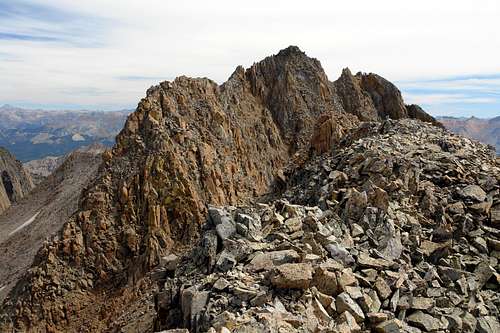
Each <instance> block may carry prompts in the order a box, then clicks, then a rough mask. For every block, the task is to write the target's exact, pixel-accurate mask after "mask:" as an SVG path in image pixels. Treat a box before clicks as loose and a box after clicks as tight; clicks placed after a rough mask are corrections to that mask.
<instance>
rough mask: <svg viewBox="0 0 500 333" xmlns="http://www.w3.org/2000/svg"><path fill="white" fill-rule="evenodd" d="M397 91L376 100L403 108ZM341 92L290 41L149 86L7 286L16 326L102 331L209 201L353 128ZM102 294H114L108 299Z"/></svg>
mask: <svg viewBox="0 0 500 333" xmlns="http://www.w3.org/2000/svg"><path fill="white" fill-rule="evenodd" d="M395 92H397V90H389V93H387V94H384V95H383V100H384V101H386V103H389V102H387V101H389V100H394V101H395V102H394V103H396V104H397V105H401V104H402V101H401V96H400V95H398V94H395V95H394V96H390V93H395ZM344 97H345V96H342V93H341V92H337V88H336V86H335V84H333V83H331V82H329V81H328V79H327V78H326V75H325V74H324V71H323V70H322V68H321V66H320V64H319V62H318V61H317V60H315V59H311V58H308V57H307V56H306V55H305V54H304V53H303V52H302V51H300V50H299V49H298V48H296V47H290V48H288V49H286V50H283V51H281V52H279V53H278V54H277V55H275V56H272V57H268V58H266V59H264V60H263V61H261V62H259V63H257V64H254V65H253V66H252V67H251V68H249V69H247V70H244V69H243V68H241V67H238V68H237V69H236V71H235V72H234V73H233V74H232V76H231V77H230V78H229V80H228V81H227V82H226V83H224V84H223V85H221V86H218V85H217V84H216V83H214V82H213V81H210V80H208V79H191V78H187V77H179V78H177V79H176V80H175V81H173V82H162V83H160V84H159V85H157V86H154V87H152V88H150V89H149V90H148V91H147V96H146V97H145V98H144V99H142V100H141V102H140V103H139V105H138V108H137V110H136V111H135V112H134V113H132V114H131V115H130V116H129V118H128V120H127V122H126V124H125V128H124V130H123V131H122V132H121V133H120V134H119V135H118V137H117V143H116V146H115V147H114V148H113V151H112V153H109V154H105V155H104V163H103V165H102V172H101V176H100V177H99V179H97V180H96V181H95V182H94V184H93V185H92V187H90V188H88V189H87V190H86V191H85V193H84V194H83V195H82V198H81V203H80V208H79V212H78V213H76V214H75V215H74V216H73V217H72V218H71V219H70V220H69V221H68V223H66V224H65V226H64V227H63V230H62V231H61V233H60V235H59V237H58V238H56V239H55V240H53V241H52V242H50V243H48V244H46V245H45V246H44V247H43V248H42V249H41V251H40V253H39V255H38V257H37V259H36V261H35V264H34V266H33V267H32V269H31V270H30V272H29V275H28V278H27V280H26V283H20V284H19V285H18V287H17V288H16V290H15V291H14V292H13V293H12V299H14V300H16V299H17V305H15V306H16V307H17V314H16V316H15V318H14V322H13V325H14V326H16V327H19V328H21V329H25V330H37V329H42V328H45V329H55V328H57V329H72V328H77V327H78V328H80V327H81V325H82V324H83V323H85V327H88V329H89V330H94V331H95V330H103V329H105V328H106V327H107V325H110V323H109V322H108V320H109V318H112V317H113V315H114V314H116V313H117V312H119V311H121V310H122V309H123V308H124V307H125V306H126V304H127V303H130V302H131V301H132V300H133V299H134V297H135V296H134V294H133V293H132V292H130V290H132V288H128V289H127V288H124V286H126V285H127V284H128V285H138V281H141V277H142V276H143V275H144V273H145V272H147V271H148V270H149V269H150V268H151V267H153V266H155V265H157V264H158V263H159V258H160V257H161V256H162V255H164V254H166V253H168V252H169V251H170V250H171V249H172V248H173V246H174V245H177V246H182V245H190V244H191V243H192V242H193V240H195V239H196V238H197V237H198V232H199V230H200V226H201V224H202V223H203V222H204V221H205V216H206V213H207V210H206V204H207V203H211V204H215V205H226V204H241V203H244V202H247V201H249V200H250V199H252V198H254V197H257V196H260V195H263V194H266V193H268V192H270V191H272V190H274V189H276V188H280V186H282V185H283V183H284V182H285V178H284V175H283V171H282V170H283V169H284V168H285V167H287V166H288V165H289V164H290V163H291V164H294V165H295V164H297V165H299V164H301V163H304V161H305V160H307V158H309V156H313V155H315V154H319V153H322V152H325V151H329V150H330V149H331V148H332V147H333V146H334V145H335V144H336V143H338V142H339V141H340V140H341V139H342V137H343V136H345V135H346V133H347V132H348V131H349V130H350V129H352V128H355V127H357V126H358V124H359V120H358V117H357V116H356V115H354V114H352V113H349V112H351V110H347V111H349V112H345V110H344V108H343V106H342V102H341V101H342V100H345V98H344ZM391 103H393V102H391ZM389 104H390V103H389ZM389 104H388V105H389ZM391 105H392V104H391ZM358 113H359V112H358ZM388 116H389V117H390V116H391V114H390V113H388ZM177 248H178V247H177ZM106 290H108V292H115V291H118V290H119V291H120V294H119V295H118V294H117V296H116V297H115V298H112V299H111V300H109V299H107V298H108V296H105V294H106V292H105V291H106ZM105 299H106V300H105ZM13 305H14V304H12V305H9V304H7V305H6V307H5V309H6V310H4V311H5V312H6V313H9V311H12V309H13ZM104 314H105V315H104ZM100 316H104V318H102V319H96V318H100ZM90 318H92V319H90Z"/></svg>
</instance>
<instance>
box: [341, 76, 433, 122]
mask: <svg viewBox="0 0 500 333" xmlns="http://www.w3.org/2000/svg"><path fill="white" fill-rule="evenodd" d="M334 86H335V88H336V91H337V92H338V94H339V96H340V98H341V102H342V106H343V108H344V110H345V111H347V112H349V113H352V114H354V115H356V116H358V117H359V119H361V120H364V121H380V120H384V119H403V118H413V119H419V120H421V121H423V122H428V123H432V124H434V125H437V126H442V125H441V124H440V123H439V122H438V121H437V120H436V119H435V118H434V117H432V116H431V115H429V114H427V113H426V112H425V111H424V110H422V108H421V107H419V106H418V105H414V104H412V105H405V103H404V101H403V97H402V96H401V92H400V91H399V89H398V88H397V87H396V86H395V85H394V84H392V83H391V82H389V81H387V80H386V79H384V78H383V77H381V76H379V75H377V74H373V73H370V74H364V73H357V74H356V75H352V73H351V71H350V70H349V69H348V68H345V69H344V70H343V71H342V75H341V76H340V78H339V79H338V80H337V81H335V82H334Z"/></svg>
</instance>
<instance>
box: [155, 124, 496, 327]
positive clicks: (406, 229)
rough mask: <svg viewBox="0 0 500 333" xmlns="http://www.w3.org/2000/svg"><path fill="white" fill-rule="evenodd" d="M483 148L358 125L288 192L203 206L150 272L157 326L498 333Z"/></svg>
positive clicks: (492, 166)
mask: <svg viewBox="0 0 500 333" xmlns="http://www.w3.org/2000/svg"><path fill="white" fill-rule="evenodd" d="M492 154H493V152H492V151H491V150H490V149H489V148H488V147H486V146H482V145H480V144H477V143H474V142H471V141H470V140H468V139H465V138H461V137H457V136H454V135H451V134H449V133H447V132H446V131H444V130H441V129H437V128H435V127H433V126H429V125H424V124H422V123H420V122H418V121H413V120H412V121H410V120H401V121H386V122H383V123H381V124H377V123H365V124H364V125H363V126H362V127H361V128H360V129H359V130H357V131H356V132H354V133H353V134H352V135H351V136H350V137H348V138H346V139H345V140H344V141H343V143H342V144H341V145H340V147H339V148H338V149H335V150H334V152H333V153H332V154H325V155H324V156H322V157H321V158H317V159H315V160H314V161H312V162H311V163H310V164H309V165H307V166H306V167H304V168H301V169H300V170H296V173H295V174H294V175H293V176H292V183H293V182H295V183H296V184H295V185H294V186H292V187H291V188H289V189H288V190H287V191H286V192H285V193H284V197H286V198H287V199H288V200H285V199H278V200H274V201H270V202H266V203H259V204H255V205H251V206H246V207H238V208H236V207H231V206H229V207H223V208H216V207H211V208H210V209H209V219H208V221H207V224H206V225H205V231H204V233H203V236H202V237H201V240H200V243H199V245H198V246H197V247H196V248H195V249H194V250H193V251H192V252H190V253H188V254H186V255H185V256H183V257H181V258H177V257H176V256H175V255H170V256H167V257H164V258H163V259H162V262H161V264H160V266H159V267H158V268H157V269H156V270H155V271H154V272H153V273H152V275H153V277H154V278H156V279H157V280H159V282H160V285H161V291H160V292H159V293H158V294H157V296H156V298H155V300H156V301H155V304H156V309H157V313H158V315H157V328H173V327H186V328H188V329H189V330H190V332H207V331H208V332H371V331H375V332H384V333H389V332H415V333H416V332H480V333H486V332H488V333H494V332H499V331H500V326H499V322H498V317H499V315H500V313H499V307H500V293H499V282H500V274H499V273H498V271H499V267H500V266H499V263H498V259H499V258H500V229H499V228H500V201H499V185H498V184H499V180H500V165H499V164H498V161H496V160H495V159H494V158H493V156H492ZM296 203H299V204H296ZM304 203H307V204H308V205H309V206H302V205H300V204H304Z"/></svg>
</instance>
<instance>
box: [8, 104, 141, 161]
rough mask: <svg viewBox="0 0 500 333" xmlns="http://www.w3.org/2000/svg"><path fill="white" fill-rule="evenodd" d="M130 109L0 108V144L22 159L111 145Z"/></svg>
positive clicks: (33, 158) (27, 159)
mask: <svg viewBox="0 0 500 333" xmlns="http://www.w3.org/2000/svg"><path fill="white" fill-rule="evenodd" d="M131 112H132V110H119V111H60V110H58V111H46V110H28V109H23V108H18V107H15V106H11V105H3V106H1V107H0V146H3V147H5V148H7V149H8V150H9V151H10V152H11V153H12V154H14V155H15V156H16V158H17V159H19V160H21V161H22V162H27V161H30V160H36V159H41V158H43V157H45V156H49V155H50V156H61V155H65V154H67V153H69V152H71V151H73V150H75V149H77V148H79V147H82V146H88V145H90V144H93V143H101V144H103V145H106V146H110V145H112V144H114V138H115V136H116V134H118V132H119V131H120V130H121V129H122V128H123V124H124V123H125V120H126V117H127V115H128V114H129V113H131Z"/></svg>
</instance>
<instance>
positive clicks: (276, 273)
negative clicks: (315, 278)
mask: <svg viewBox="0 0 500 333" xmlns="http://www.w3.org/2000/svg"><path fill="white" fill-rule="evenodd" d="M312 273H313V269H312V266H311V265H310V264H303V263H301V264H283V265H280V266H277V267H275V268H274V269H273V270H272V271H271V274H270V277H271V278H270V280H271V283H272V285H273V286H275V287H277V288H284V289H307V288H309V285H310V284H311V280H312Z"/></svg>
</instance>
